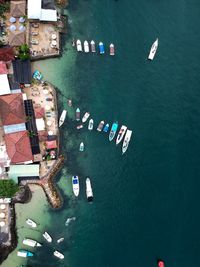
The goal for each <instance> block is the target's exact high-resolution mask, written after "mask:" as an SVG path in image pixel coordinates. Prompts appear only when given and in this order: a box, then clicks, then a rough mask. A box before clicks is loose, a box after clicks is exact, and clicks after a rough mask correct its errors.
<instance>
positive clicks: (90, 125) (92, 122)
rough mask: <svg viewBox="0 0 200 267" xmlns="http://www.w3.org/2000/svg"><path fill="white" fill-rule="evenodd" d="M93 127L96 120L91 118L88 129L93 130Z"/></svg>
mask: <svg viewBox="0 0 200 267" xmlns="http://www.w3.org/2000/svg"><path fill="white" fill-rule="evenodd" d="M93 127H94V121H93V119H90V120H89V123H88V130H89V131H92V130H93Z"/></svg>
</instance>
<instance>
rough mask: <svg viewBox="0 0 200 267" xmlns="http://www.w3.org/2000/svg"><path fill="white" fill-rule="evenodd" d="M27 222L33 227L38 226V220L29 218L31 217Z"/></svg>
mask: <svg viewBox="0 0 200 267" xmlns="http://www.w3.org/2000/svg"><path fill="white" fill-rule="evenodd" d="M26 223H27V224H28V225H29V226H31V227H33V228H36V227H37V224H36V222H34V221H33V220H31V219H29V218H28V219H27V220H26Z"/></svg>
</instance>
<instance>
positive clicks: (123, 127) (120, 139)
mask: <svg viewBox="0 0 200 267" xmlns="http://www.w3.org/2000/svg"><path fill="white" fill-rule="evenodd" d="M126 130H127V127H126V126H125V125H122V127H121V128H120V130H119V133H118V135H117V139H116V145H118V144H119V143H120V142H121V141H122V139H123V137H124V135H125V133H126Z"/></svg>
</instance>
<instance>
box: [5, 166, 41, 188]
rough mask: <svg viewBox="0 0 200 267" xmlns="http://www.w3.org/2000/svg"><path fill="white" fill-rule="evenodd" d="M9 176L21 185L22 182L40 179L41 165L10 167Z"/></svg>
mask: <svg viewBox="0 0 200 267" xmlns="http://www.w3.org/2000/svg"><path fill="white" fill-rule="evenodd" d="M8 176H9V178H10V179H13V180H14V181H15V182H16V183H20V182H21V181H22V180H30V179H31V180H33V179H34V180H35V179H39V176H40V165H39V164H30V165H10V169H9V172H8Z"/></svg>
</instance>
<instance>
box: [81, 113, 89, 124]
mask: <svg viewBox="0 0 200 267" xmlns="http://www.w3.org/2000/svg"><path fill="white" fill-rule="evenodd" d="M89 117H90V113H89V112H86V113H85V114H84V116H83V118H82V122H86V121H87V119H88V118H89Z"/></svg>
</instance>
